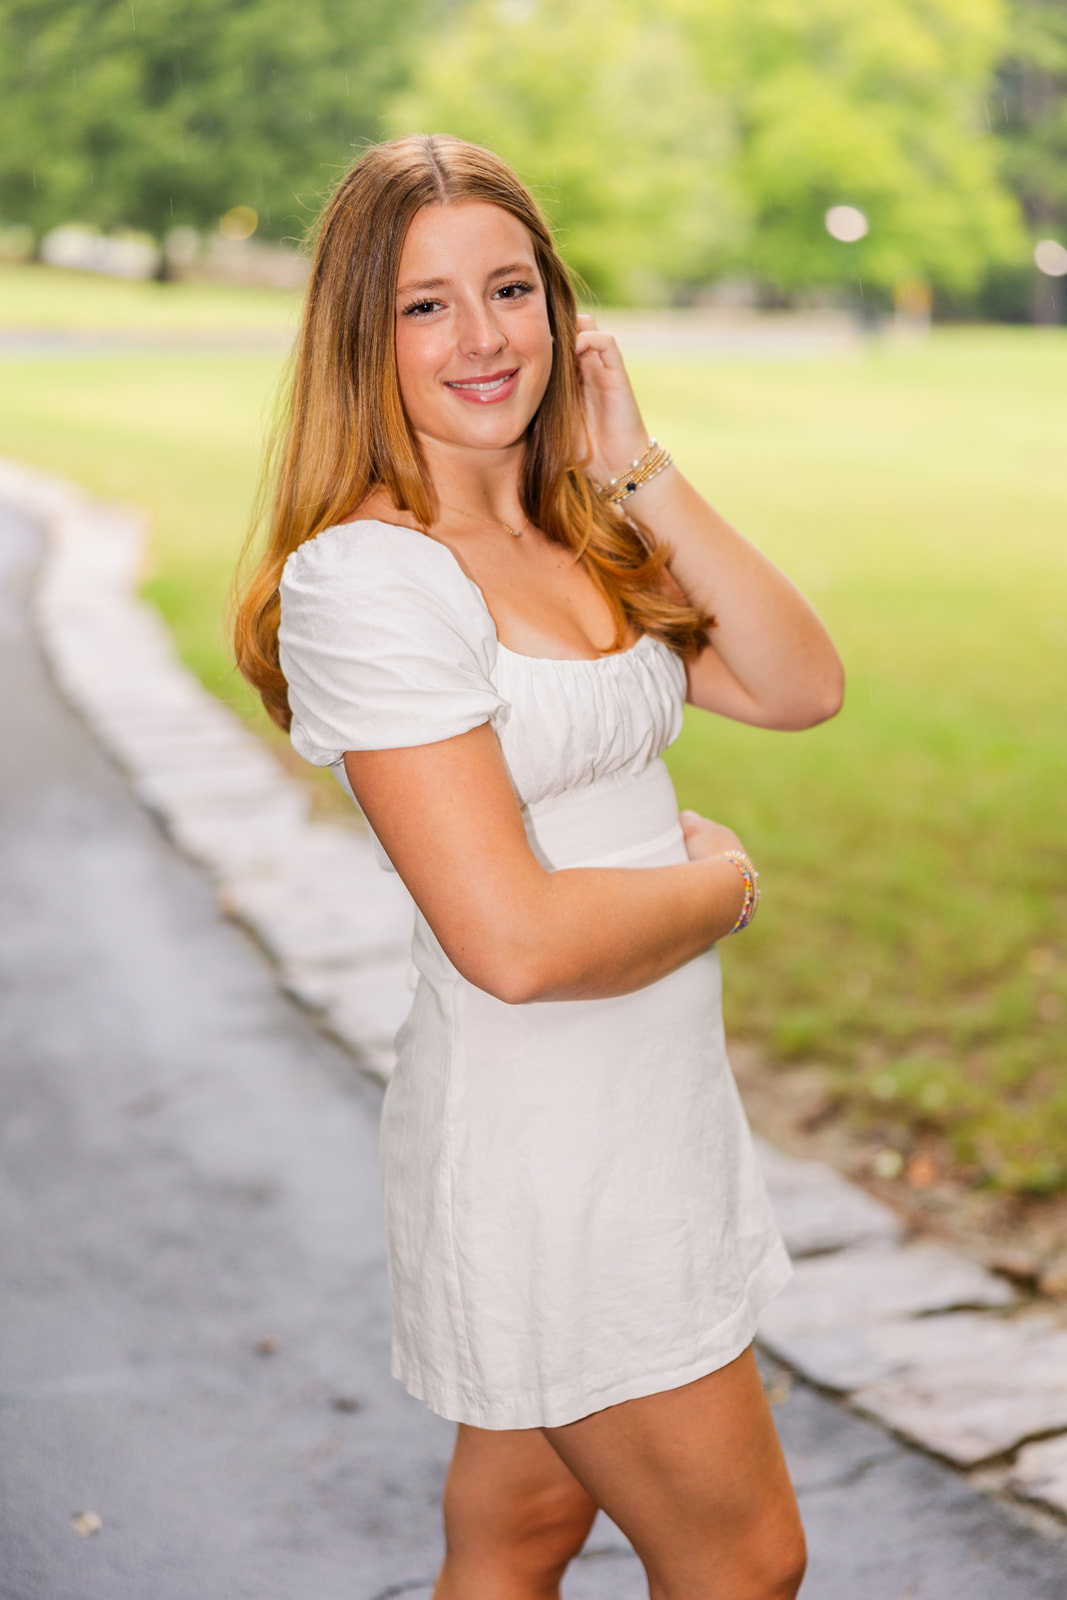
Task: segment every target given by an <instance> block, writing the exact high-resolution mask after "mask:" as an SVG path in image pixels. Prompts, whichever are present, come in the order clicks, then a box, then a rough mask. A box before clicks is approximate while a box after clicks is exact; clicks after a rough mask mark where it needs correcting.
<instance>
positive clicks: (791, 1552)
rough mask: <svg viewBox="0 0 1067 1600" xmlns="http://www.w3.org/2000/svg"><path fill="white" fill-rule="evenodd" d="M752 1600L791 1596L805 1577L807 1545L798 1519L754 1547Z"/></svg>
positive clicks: (790, 1599)
mask: <svg viewBox="0 0 1067 1600" xmlns="http://www.w3.org/2000/svg"><path fill="white" fill-rule="evenodd" d="M753 1557H754V1566H755V1569H756V1570H755V1572H754V1574H753V1577H754V1583H753V1586H752V1591H751V1592H752V1600H794V1596H795V1595H796V1594H798V1593H799V1590H800V1585H801V1584H802V1583H803V1581H804V1574H805V1572H806V1571H807V1566H808V1549H807V1544H806V1543H805V1539H804V1530H803V1528H802V1527H801V1526H800V1523H799V1521H797V1522H796V1523H795V1524H794V1525H792V1526H790V1527H787V1528H781V1529H779V1530H777V1532H776V1534H775V1535H774V1536H773V1537H771V1538H769V1539H767V1540H765V1541H762V1542H761V1545H760V1548H759V1549H758V1550H756V1551H753Z"/></svg>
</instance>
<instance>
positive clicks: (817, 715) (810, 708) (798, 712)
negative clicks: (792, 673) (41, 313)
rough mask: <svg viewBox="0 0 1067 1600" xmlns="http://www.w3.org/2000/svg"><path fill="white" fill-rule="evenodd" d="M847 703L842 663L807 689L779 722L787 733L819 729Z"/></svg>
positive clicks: (780, 726) (837, 664)
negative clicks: (819, 726)
mask: <svg viewBox="0 0 1067 1600" xmlns="http://www.w3.org/2000/svg"><path fill="white" fill-rule="evenodd" d="M844 703H845V670H844V668H843V667H842V665H841V663H840V661H837V662H835V667H834V670H833V671H831V672H828V673H826V674H825V675H824V676H823V677H822V678H820V680H819V682H818V683H813V684H811V685H809V686H808V687H807V690H806V692H805V693H804V694H803V695H802V696H798V697H797V699H796V700H795V701H794V702H793V704H792V705H791V706H790V707H789V709H788V711H787V712H786V714H785V715H784V716H783V717H782V718H781V720H780V721H779V722H778V724H777V725H778V727H779V728H780V729H782V730H784V731H785V732H790V733H799V732H802V731H803V730H804V729H805V728H817V727H818V725H819V723H820V722H829V721H830V719H831V718H832V717H836V716H837V713H838V712H839V711H840V710H841V707H842V706H843V705H844Z"/></svg>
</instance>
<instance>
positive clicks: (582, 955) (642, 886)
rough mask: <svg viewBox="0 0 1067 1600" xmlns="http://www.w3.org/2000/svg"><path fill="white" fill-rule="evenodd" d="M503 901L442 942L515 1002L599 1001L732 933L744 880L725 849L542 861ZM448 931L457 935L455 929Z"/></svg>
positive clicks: (638, 985) (462, 966) (480, 908)
mask: <svg viewBox="0 0 1067 1600" xmlns="http://www.w3.org/2000/svg"><path fill="white" fill-rule="evenodd" d="M516 889H517V892H514V893H513V895H512V896H511V897H510V899H509V900H508V902H507V903H505V904H504V905H501V904H500V902H499V901H495V902H492V903H490V902H488V900H487V901H486V902H485V903H482V904H478V905H474V906H472V907H471V911H472V915H471V916H470V918H469V921H468V925H467V926H466V927H465V928H455V930H454V931H453V929H452V928H451V927H450V929H449V934H447V935H446V939H445V941H444V943H445V949H446V953H447V954H448V955H449V956H450V958H451V960H452V961H453V963H454V964H455V966H456V967H457V968H458V969H459V970H460V971H461V972H462V973H463V975H464V976H465V977H467V978H468V979H469V980H470V981H471V982H472V983H474V984H476V985H477V986H478V987H479V988H482V989H485V990H486V991H487V992H488V993H490V994H493V995H495V996H496V997H497V998H498V999H502V1000H505V1001H508V1002H509V1003H511V1004H523V1003H527V1002H529V1001H534V1000H602V999H608V998H610V997H611V996H614V995H622V994H631V993H633V992H634V990H637V989H643V988H644V987H645V986H646V985H647V984H650V983H655V982H656V980H657V979H659V978H663V977H666V976H667V974H668V973H671V972H674V971H676V970H677V968H678V967H681V966H683V965H684V964H685V963H686V962H687V961H691V960H692V959H693V958H694V957H695V956H697V955H700V954H701V953H702V952H703V951H704V950H707V949H708V948H709V947H710V946H711V945H712V944H714V943H715V942H716V941H717V940H718V939H721V938H722V937H723V936H724V935H725V934H727V933H729V931H730V929H731V928H732V927H733V926H734V923H735V922H736V921H737V918H738V914H739V912H740V910H741V906H742V903H743V901H744V894H745V881H744V878H743V877H742V875H741V873H740V872H739V871H738V869H737V866H736V865H735V864H734V863H733V862H732V861H728V860H723V859H721V858H717V859H708V860H703V861H691V862H687V863H685V864H682V865H678V866H669V867H646V868H634V869H623V868H573V869H568V870H564V871H561V872H544V871H543V870H542V869H540V868H536V869H535V872H534V873H531V874H530V875H529V878H528V880H527V882H526V883H525V884H524V885H522V886H521V887H519V886H516ZM449 935H451V936H449Z"/></svg>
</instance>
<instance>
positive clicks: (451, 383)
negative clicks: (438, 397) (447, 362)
mask: <svg viewBox="0 0 1067 1600" xmlns="http://www.w3.org/2000/svg"><path fill="white" fill-rule="evenodd" d="M518 375H519V369H518V367H508V368H507V370H506V371H504V372H486V373H481V374H479V376H478V377H476V378H450V379H446V381H445V388H446V389H451V390H452V392H453V394H458V395H461V396H462V397H463V399H465V400H476V401H480V402H481V403H482V404H483V405H484V404H485V403H486V402H487V401H491V400H502V399H504V398H505V397H506V396H507V395H509V394H510V393H511V391H512V389H513V388H514V385H515V380H516V378H517V377H518Z"/></svg>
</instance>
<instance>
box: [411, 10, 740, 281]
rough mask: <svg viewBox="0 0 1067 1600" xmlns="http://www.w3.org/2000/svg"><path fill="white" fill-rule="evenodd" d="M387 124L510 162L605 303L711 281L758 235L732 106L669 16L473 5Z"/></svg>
mask: <svg viewBox="0 0 1067 1600" xmlns="http://www.w3.org/2000/svg"><path fill="white" fill-rule="evenodd" d="M387 120H388V124H389V127H390V130H391V132H393V133H394V134H402V133H409V132H423V133H432V132H448V133H454V134H457V135H458V136H459V137H461V138H465V139H471V140H473V141H474V142H475V143H476V144H483V145H487V146H489V147H490V148H491V149H494V150H496V151H497V152H498V153H499V154H500V155H502V156H504V158H505V159H506V160H508V161H510V162H511V163H512V165H513V166H515V168H516V169H517V170H518V171H519V172H520V173H521V174H522V175H523V177H524V178H526V180H527V181H528V182H529V183H530V184H531V185H532V187H533V188H534V189H535V190H536V191H537V192H538V194H539V196H540V198H541V199H542V201H543V202H544V204H545V206H546V209H547V210H548V212H549V214H550V215H551V217H552V219H553V221H554V223H555V225H556V227H557V228H558V230H559V234H560V240H561V243H562V246H563V248H564V251H565V252H566V255H567V259H568V261H569V262H570V265H571V266H572V267H573V268H574V269H575V270H576V271H577V272H578V273H579V274H580V275H581V276H582V277H583V278H584V279H585V280H586V282H587V283H588V284H589V286H590V288H591V289H592V290H593V291H594V293H595V294H598V295H600V296H602V297H603V298H605V299H607V300H611V301H616V302H618V301H623V300H638V301H649V300H656V299H660V298H662V297H663V295H664V293H665V291H666V289H667V288H668V287H672V286H677V285H678V284H683V283H685V282H686V281H690V280H692V281H699V280H701V279H702V278H704V277H705V276H706V274H707V273H708V271H709V270H710V269H711V268H712V267H714V266H715V265H721V264H722V263H724V262H725V261H727V260H729V259H731V258H732V256H733V255H735V254H736V251H737V250H738V248H739V246H740V243H741V240H742V239H743V238H744V236H745V233H746V231H747V229H746V223H747V211H748V205H747V202H746V199H745V197H744V195H743V192H742V189H741V186H740V185H739V184H738V182H737V178H736V149H735V142H736V141H735V136H734V133H733V130H732V129H731V127H730V125H729V121H728V117H727V107H726V104H725V101H724V99H723V97H722V96H721V95H720V94H718V93H717V92H716V91H715V90H713V89H712V88H710V87H709V85H708V84H707V83H705V82H704V81H703V79H702V77H701V76H700V75H699V74H698V72H697V71H696V70H695V69H694V66H693V63H692V60H691V53H690V50H689V46H688V39H687V37H686V34H685V31H684V30H683V29H682V27H681V26H680V25H679V24H678V23H676V22H675V21H674V20H672V18H671V17H670V15H669V14H668V13H666V12H665V11H664V10H663V9H662V8H660V7H658V6H657V7H652V6H650V5H646V4H634V3H632V0H586V3H583V4H582V5H580V6H575V5H573V4H572V3H571V0H542V3H541V4H540V5H533V4H522V3H521V0H510V3H501V0H473V3H472V4H469V5H466V6H463V7H462V8H461V9H459V10H457V11H456V12H455V13H454V15H453V16H452V18H451V19H450V20H449V21H448V23H447V24H446V25H445V26H444V27H443V29H442V31H441V33H440V34H439V35H435V36H434V37H433V38H432V39H430V40H429V41H427V43H426V46H425V48H424V50H423V51H422V54H421V56H420V58H419V65H418V69H417V73H416V77H415V82H414V85H413V87H412V88H411V89H410V90H407V91H405V92H404V93H403V94H402V95H400V96H399V97H398V98H397V99H396V100H395V101H394V102H393V104H392V105H391V107H390V109H389V113H388V119H387Z"/></svg>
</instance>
